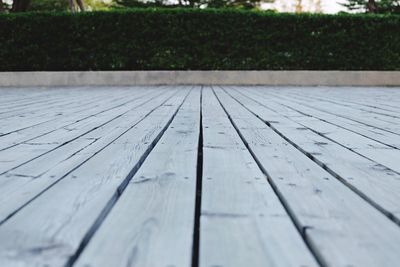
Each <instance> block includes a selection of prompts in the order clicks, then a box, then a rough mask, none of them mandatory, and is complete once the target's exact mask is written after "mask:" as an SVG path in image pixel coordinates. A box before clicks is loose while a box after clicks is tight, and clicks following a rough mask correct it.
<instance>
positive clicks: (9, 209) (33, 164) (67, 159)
mask: <svg viewBox="0 0 400 267" xmlns="http://www.w3.org/2000/svg"><path fill="white" fill-rule="evenodd" d="M173 93H174V91H171V92H169V93H167V94H166V95H164V94H163V95H160V96H159V97H156V98H150V99H149V102H143V105H142V106H141V108H140V110H136V109H134V110H131V111H130V112H127V113H126V114H124V115H123V116H121V117H119V118H117V119H115V120H114V121H112V122H110V123H108V124H105V125H103V126H102V127H99V128H97V129H95V130H94V131H92V132H90V133H88V135H87V136H83V137H80V138H78V139H76V140H74V141H72V142H69V143H68V144H65V145H63V146H61V147H59V148H58V149H56V150H53V151H51V152H49V153H47V154H44V155H42V156H40V157H38V158H36V159H34V160H32V161H30V162H28V163H26V164H24V165H22V166H20V167H18V168H16V169H14V170H12V171H10V172H8V173H6V174H3V175H1V176H0V221H2V220H5V219H7V218H8V217H9V216H10V215H12V214H13V213H14V212H15V211H17V210H18V209H19V208H21V207H23V206H24V205H25V204H26V203H28V202H29V201H30V200H31V199H33V198H34V197H35V196H37V195H39V194H40V193H41V192H43V191H45V190H46V189H47V188H48V187H49V186H51V185H53V184H55V183H56V182H58V181H59V180H60V179H63V178H64V177H65V176H66V175H67V174H68V173H69V172H71V171H72V170H74V169H75V168H77V167H79V166H80V165H81V164H83V163H85V162H86V161H87V160H89V159H90V158H91V157H93V156H94V155H96V154H97V153H99V152H100V151H101V150H103V149H105V148H106V147H107V146H108V145H110V144H112V142H113V141H115V140H116V139H118V138H119V136H121V135H122V134H124V133H125V132H126V131H128V130H130V129H131V128H132V127H134V126H135V125H136V124H137V123H139V122H141V121H142V120H143V119H145V118H146V116H148V115H149V114H150V113H151V112H153V110H154V109H157V108H158V107H160V106H161V105H163V104H164V103H165V102H166V101H167V100H168V99H169V98H171V97H172V96H173Z"/></svg>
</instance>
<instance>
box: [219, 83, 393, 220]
mask: <svg viewBox="0 0 400 267" xmlns="http://www.w3.org/2000/svg"><path fill="white" fill-rule="evenodd" d="M224 91H225V92H226V90H224ZM226 93H227V94H228V95H229V96H230V97H232V98H233V99H234V100H235V101H236V102H238V103H239V104H240V105H241V106H243V107H244V108H245V109H246V110H248V111H249V112H250V113H251V114H253V115H254V116H256V117H257V118H258V119H259V120H261V121H262V122H264V123H265V124H266V125H267V126H268V127H270V128H271V129H272V130H273V131H274V132H275V133H277V134H278V135H279V136H281V137H282V138H283V139H284V140H285V141H286V142H288V143H289V144H291V145H292V146H293V147H295V148H296V149H297V150H299V151H300V152H301V153H302V154H304V155H305V156H307V157H308V158H309V159H311V160H312V161H313V162H315V163H316V164H317V165H318V166H320V167H321V168H323V169H324V170H325V171H327V172H328V173H329V174H331V175H332V176H333V177H335V178H336V179H337V180H339V181H340V182H341V183H342V184H344V185H345V186H347V187H348V188H349V189H350V190H352V191H353V192H354V193H355V194H357V195H358V196H359V197H361V198H362V199H363V200H365V201H366V202H367V203H368V204H370V205H371V206H373V207H374V208H376V209H377V210H378V211H380V212H381V213H382V214H383V215H384V216H386V217H388V218H389V219H390V220H391V221H392V222H394V223H395V224H397V225H399V226H400V218H398V217H396V216H395V215H394V214H393V213H391V212H389V211H387V210H386V209H384V208H383V207H381V206H380V205H379V204H378V203H376V202H375V201H374V200H373V199H371V198H370V197H368V196H367V195H366V194H364V193H363V192H362V191H360V190H359V189H358V188H357V187H355V186H353V185H352V184H350V183H349V182H347V181H346V179H344V178H343V177H342V176H340V175H339V174H338V173H336V172H335V171H334V170H333V169H331V168H330V167H328V166H327V165H326V164H325V163H323V162H321V161H320V160H318V159H317V158H316V157H315V156H313V155H312V154H311V153H309V152H307V151H305V150H304V149H303V148H301V147H300V146H299V145H297V144H296V143H295V142H293V141H292V140H291V139H289V138H288V137H287V136H285V135H284V134H283V133H281V132H280V131H279V130H278V129H276V128H275V127H274V126H273V125H272V124H271V123H270V122H268V121H266V120H265V119H263V118H262V117H260V116H259V115H258V114H256V113H254V112H253V111H251V110H250V109H249V108H247V107H246V106H245V105H244V104H243V103H241V102H240V101H239V100H237V99H236V98H235V97H233V96H232V95H231V94H229V93H228V92H226ZM301 125H302V124H301ZM303 126H304V125H303ZM304 127H306V126H304ZM306 128H308V127H306ZM308 129H309V130H311V131H313V132H315V133H316V134H318V135H320V136H322V137H324V138H326V139H328V140H330V141H331V142H334V143H336V144H338V145H341V144H340V143H338V142H335V141H334V140H332V139H330V138H328V137H326V136H324V135H322V134H320V133H318V132H316V131H314V130H312V129H310V128H308ZM341 146H343V145H341ZM343 147H345V146H343ZM345 148H347V147H345ZM347 149H349V148H347ZM349 150H350V151H352V152H354V153H356V154H358V155H360V156H362V157H364V158H366V159H368V160H371V159H369V158H367V157H365V156H363V155H361V154H359V153H357V152H356V151H354V150H351V149H349ZM371 161H372V162H375V161H373V160H371ZM375 163H376V164H379V163H377V162H375ZM380 165H382V164H380ZM382 166H384V165H382ZM385 167H386V166H385ZM386 168H387V167H386ZM388 169H390V168H388ZM390 170H392V169H390ZM392 171H393V170H392ZM394 172H396V171H394ZM396 173H398V172H396Z"/></svg>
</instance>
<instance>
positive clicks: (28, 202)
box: [0, 91, 178, 226]
mask: <svg viewBox="0 0 400 267" xmlns="http://www.w3.org/2000/svg"><path fill="white" fill-rule="evenodd" d="M177 92H178V91H176V92H175V93H174V94H172V95H171V96H170V97H168V98H167V99H166V100H164V101H163V102H162V103H161V104H160V105H158V106H157V107H155V108H154V109H152V110H150V111H149V112H148V113H147V114H146V115H145V116H144V117H143V118H141V119H140V120H139V121H137V122H136V123H135V124H133V125H132V126H131V127H129V128H128V129H127V130H125V131H124V132H122V133H121V134H120V135H118V136H117V137H116V138H114V139H112V140H111V141H110V142H109V143H108V144H106V145H105V146H104V147H102V148H101V149H99V150H98V151H96V152H95V153H93V155H91V156H90V157H89V158H87V159H86V160H84V161H82V162H81V163H79V164H78V165H77V166H76V167H74V168H73V169H71V170H69V171H68V172H67V173H65V174H64V175H63V176H61V177H60V178H59V179H57V180H56V181H54V183H52V184H50V185H49V186H47V187H46V188H44V189H43V190H42V191H41V192H39V193H38V194H37V195H36V196H34V197H33V198H31V199H30V200H28V201H27V202H26V203H24V204H23V205H22V206H20V207H19V208H18V209H16V210H15V211H13V212H12V213H10V214H9V215H8V216H7V217H5V218H4V219H3V220H2V221H0V226H1V225H2V224H4V223H5V222H6V221H8V220H9V219H11V218H12V217H13V216H14V215H15V214H16V213H18V212H19V211H20V210H22V209H23V208H24V207H26V206H27V205H29V204H30V203H31V202H32V201H34V200H35V199H36V198H38V197H39V196H41V195H42V194H44V193H45V192H46V191H47V190H49V189H50V188H51V187H53V186H55V185H56V184H57V183H59V182H60V181H61V180H63V179H64V178H65V177H67V176H68V175H69V174H70V173H71V172H73V171H75V170H76V169H78V168H80V167H81V166H82V165H83V164H85V163H86V162H88V161H89V160H90V159H91V158H93V157H94V156H96V155H97V154H98V153H100V152H101V151H103V150H104V149H106V148H107V147H108V146H109V145H111V144H112V143H113V142H115V141H116V140H117V139H118V138H120V137H121V136H122V135H124V134H125V133H126V132H128V131H129V130H131V129H132V128H133V127H135V126H136V125H138V124H139V123H141V122H142V121H143V120H145V119H146V118H147V117H148V116H149V115H150V114H151V113H153V112H154V111H155V110H156V109H158V108H159V107H161V106H162V105H164V104H165V103H166V102H167V101H168V100H169V99H171V98H172V97H173V96H174V95H175V94H176V93H177Z"/></svg>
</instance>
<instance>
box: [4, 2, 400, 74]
mask: <svg viewBox="0 0 400 267" xmlns="http://www.w3.org/2000/svg"><path fill="white" fill-rule="evenodd" d="M189 69H191V70H282V69H285V70H305V69H307V70H400V16H396V15H391V16H389V15H310V14H302V15H293V14H275V13H268V12H254V11H243V10H213V9H209V10H199V9H153V8H146V9H132V10H128V11H113V12H87V13H81V14H75V15H71V14H67V13H56V14H54V13H25V14H12V15H1V16H0V70H1V71H44V70H53V71H62V70H189Z"/></svg>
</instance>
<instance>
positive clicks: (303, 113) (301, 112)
mask: <svg viewBox="0 0 400 267" xmlns="http://www.w3.org/2000/svg"><path fill="white" fill-rule="evenodd" d="M237 92H238V93H240V94H242V95H243V96H245V97H247V98H249V99H251V100H253V101H255V102H257V103H259V104H260V105H262V106H264V107H265V108H267V109H269V110H271V111H273V112H276V113H278V112H277V111H275V110H273V109H270V108H268V107H267V106H265V105H264V104H262V103H261V102H259V101H257V100H256V99H254V98H252V97H249V96H247V95H245V94H243V93H242V92H239V91H237ZM274 102H275V103H276V104H278V105H281V106H284V107H287V108H289V109H291V110H294V111H296V112H298V113H300V114H302V115H304V116H307V117H311V118H314V119H316V120H319V121H323V122H325V123H329V124H331V125H334V126H336V127H339V128H341V129H344V130H346V131H349V132H352V133H355V134H357V135H361V136H363V137H365V138H368V139H370V140H373V141H375V142H378V143H380V144H382V145H385V146H388V147H391V148H394V149H399V148H398V147H396V146H393V145H390V144H386V143H384V142H382V141H380V140H376V139H374V138H372V137H370V136H367V135H364V134H362V133H359V132H356V131H354V130H351V129H348V128H346V127H344V126H342V125H340V124H336V123H333V122H330V121H328V120H325V119H322V118H319V117H316V116H314V115H310V114H308V113H305V112H303V111H300V110H298V109H295V108H293V107H291V106H289V105H286V104H282V103H279V102H276V101H274ZM299 105H300V104H299ZM278 114H279V113H278ZM331 115H332V114H331ZM345 119H347V118H345ZM290 120H291V119H290ZM348 120H350V119H348ZM365 126H367V127H371V128H375V129H379V128H377V127H374V126H369V125H365Z"/></svg>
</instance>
